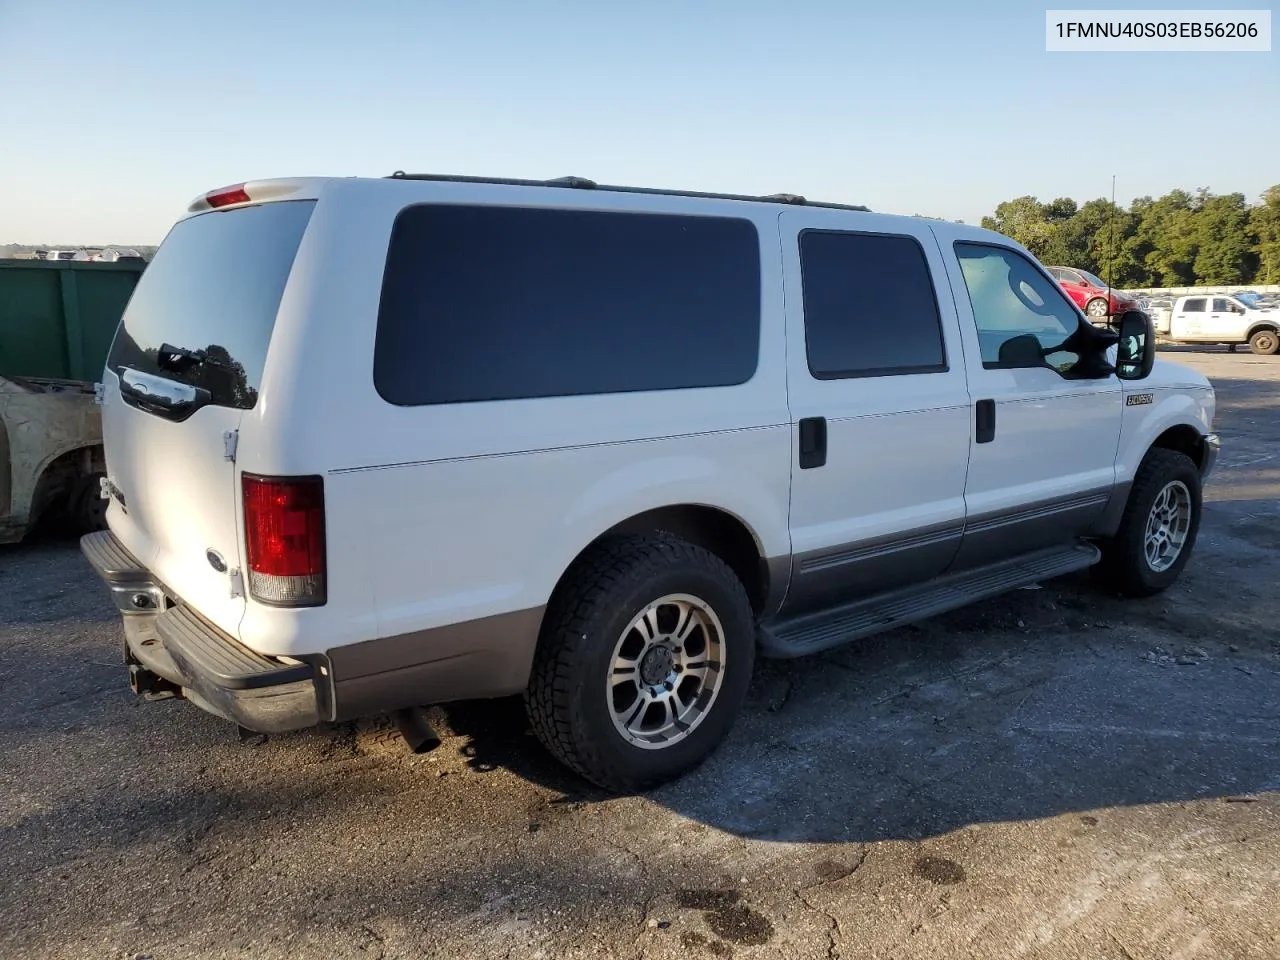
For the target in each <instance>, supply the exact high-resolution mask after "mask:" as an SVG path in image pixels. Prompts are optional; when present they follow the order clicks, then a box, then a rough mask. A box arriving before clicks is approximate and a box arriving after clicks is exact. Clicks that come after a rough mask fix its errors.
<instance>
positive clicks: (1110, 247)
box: [1107, 173, 1116, 323]
mask: <svg viewBox="0 0 1280 960" xmlns="http://www.w3.org/2000/svg"><path fill="white" fill-rule="evenodd" d="M1109 232H1110V236H1108V237H1107V316H1108V317H1110V316H1111V278H1112V275H1113V271H1114V269H1115V257H1116V175H1115V174H1114V173H1113V174H1112V175H1111V225H1110V231H1109ZM1109 322H1110V323H1115V319H1114V318H1112V319H1111V320H1110V321H1109Z"/></svg>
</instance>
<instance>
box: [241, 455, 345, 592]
mask: <svg viewBox="0 0 1280 960" xmlns="http://www.w3.org/2000/svg"><path fill="white" fill-rule="evenodd" d="M242 488H243V491H244V542H245V552H246V553H247V554H248V566H249V592H250V594H252V596H253V597H254V598H255V599H257V600H261V601H263V602H264V603H272V604H277V605H280V606H289V607H302V606H316V605H319V604H322V603H324V602H325V543H324V480H323V479H321V478H320V477H258V476H254V475H252V474H248V473H246V474H244V476H243V479H242Z"/></svg>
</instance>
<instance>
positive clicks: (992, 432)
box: [974, 400, 996, 443]
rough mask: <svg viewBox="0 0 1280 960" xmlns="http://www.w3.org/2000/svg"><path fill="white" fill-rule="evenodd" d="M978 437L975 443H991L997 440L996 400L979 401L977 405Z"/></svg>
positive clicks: (975, 438)
mask: <svg viewBox="0 0 1280 960" xmlns="http://www.w3.org/2000/svg"><path fill="white" fill-rule="evenodd" d="M975 413H976V418H977V423H976V425H975V426H976V428H977V430H976V435H975V436H974V442H975V443H990V442H991V441H992V440H994V439H995V438H996V402H995V401H994V400H979V401H978V402H977V404H976V410H975Z"/></svg>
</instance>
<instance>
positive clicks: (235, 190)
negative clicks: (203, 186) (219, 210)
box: [204, 183, 249, 207]
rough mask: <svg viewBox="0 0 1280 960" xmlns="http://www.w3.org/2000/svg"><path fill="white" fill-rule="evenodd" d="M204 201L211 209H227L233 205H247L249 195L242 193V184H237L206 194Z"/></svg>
mask: <svg viewBox="0 0 1280 960" xmlns="http://www.w3.org/2000/svg"><path fill="white" fill-rule="evenodd" d="M204 199H205V202H206V203H207V204H209V206H211V207H229V206H231V204H233V203H248V202H249V194H247V193H245V192H244V184H243V183H238V184H236V185H235V186H234V187H223V188H222V189H221V190H214V191H213V192H212V193H206V194H205V196H204Z"/></svg>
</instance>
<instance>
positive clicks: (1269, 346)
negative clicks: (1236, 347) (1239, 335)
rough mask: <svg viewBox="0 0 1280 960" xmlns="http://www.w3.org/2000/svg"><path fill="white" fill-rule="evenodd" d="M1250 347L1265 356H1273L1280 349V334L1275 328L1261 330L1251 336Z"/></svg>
mask: <svg viewBox="0 0 1280 960" xmlns="http://www.w3.org/2000/svg"><path fill="white" fill-rule="evenodd" d="M1249 349H1250V350H1252V351H1253V352H1254V353H1257V354H1260V355H1262V356H1264V357H1269V356H1272V355H1273V354H1274V353H1275V352H1276V351H1277V350H1280V336H1277V335H1276V332H1275V331H1274V330H1259V331H1258V332H1257V333H1255V334H1254V335H1253V336H1252V337H1250V338H1249Z"/></svg>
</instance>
